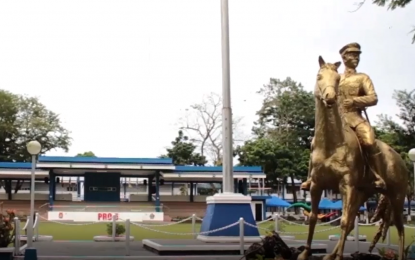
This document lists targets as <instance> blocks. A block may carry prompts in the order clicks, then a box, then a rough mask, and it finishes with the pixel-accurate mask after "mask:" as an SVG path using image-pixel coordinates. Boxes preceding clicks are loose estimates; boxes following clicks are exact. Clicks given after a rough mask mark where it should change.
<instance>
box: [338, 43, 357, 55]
mask: <svg viewBox="0 0 415 260" xmlns="http://www.w3.org/2000/svg"><path fill="white" fill-rule="evenodd" d="M348 52H358V53H362V51H361V50H360V44H358V43H356V42H354V43H349V44H347V45H346V46H344V47H343V48H341V49H340V51H339V53H340V55H343V54H345V53H348Z"/></svg>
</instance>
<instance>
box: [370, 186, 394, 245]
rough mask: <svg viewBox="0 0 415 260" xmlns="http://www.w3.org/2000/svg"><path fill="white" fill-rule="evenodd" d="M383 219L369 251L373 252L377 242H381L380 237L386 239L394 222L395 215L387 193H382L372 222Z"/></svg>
mask: <svg viewBox="0 0 415 260" xmlns="http://www.w3.org/2000/svg"><path fill="white" fill-rule="evenodd" d="M379 220H382V222H381V223H380V226H379V229H378V231H377V232H376V234H375V236H374V237H373V240H372V243H371V244H370V247H369V252H370V253H371V252H372V251H373V249H374V248H375V246H376V244H377V243H378V242H379V239H380V238H382V241H385V238H386V235H387V233H388V230H389V227H390V226H391V224H392V221H393V216H392V205H391V203H390V202H389V199H388V198H386V197H385V195H383V194H382V195H380V198H379V202H378V205H377V207H376V210H375V214H374V215H373V217H372V219H371V220H370V222H372V223H373V222H377V221H379Z"/></svg>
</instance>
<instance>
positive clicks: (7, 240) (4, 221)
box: [0, 210, 16, 260]
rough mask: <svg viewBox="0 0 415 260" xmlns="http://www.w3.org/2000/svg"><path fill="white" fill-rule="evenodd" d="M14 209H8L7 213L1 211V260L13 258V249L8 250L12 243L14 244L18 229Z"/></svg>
mask: <svg viewBox="0 0 415 260" xmlns="http://www.w3.org/2000/svg"><path fill="white" fill-rule="evenodd" d="M15 216H16V213H15V212H14V211H13V210H6V214H2V213H0V260H6V259H7V260H9V259H13V250H8V246H9V245H10V244H12V243H13V244H14V238H15V236H16V229H15V226H14V218H15Z"/></svg>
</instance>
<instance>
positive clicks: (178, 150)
mask: <svg viewBox="0 0 415 260" xmlns="http://www.w3.org/2000/svg"><path fill="white" fill-rule="evenodd" d="M171 144H172V147H171V148H167V154H166V155H162V156H160V158H171V159H172V160H173V163H174V164H175V165H194V166H203V165H205V164H206V162H207V161H206V158H205V157H204V156H203V155H201V154H199V153H196V152H195V150H196V145H194V144H193V143H192V142H190V141H189V138H188V137H187V136H185V135H184V134H183V131H181V130H180V131H179V133H178V136H177V137H176V138H175V139H174V141H173V142H171Z"/></svg>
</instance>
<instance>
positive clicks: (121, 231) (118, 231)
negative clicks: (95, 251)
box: [107, 222, 125, 236]
mask: <svg viewBox="0 0 415 260" xmlns="http://www.w3.org/2000/svg"><path fill="white" fill-rule="evenodd" d="M124 233H125V227H124V225H122V224H119V223H116V224H115V235H116V236H121V235H122V234H124ZM107 234H108V236H112V222H111V223H108V224H107Z"/></svg>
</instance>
